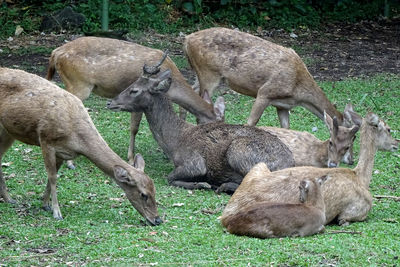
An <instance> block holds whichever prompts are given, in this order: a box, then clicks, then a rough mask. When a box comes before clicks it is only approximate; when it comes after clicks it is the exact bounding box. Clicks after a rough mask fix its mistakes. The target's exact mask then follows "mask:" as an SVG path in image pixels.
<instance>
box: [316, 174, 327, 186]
mask: <svg viewBox="0 0 400 267" xmlns="http://www.w3.org/2000/svg"><path fill="white" fill-rule="evenodd" d="M328 178H329V176H328V175H324V176H321V177H319V178H317V183H318V184H319V185H322V184H323V183H325V182H326V181H327V180H328Z"/></svg>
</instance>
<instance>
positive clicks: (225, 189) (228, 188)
mask: <svg viewBox="0 0 400 267" xmlns="http://www.w3.org/2000/svg"><path fill="white" fill-rule="evenodd" d="M239 185H240V184H238V183H234V182H228V183H223V184H221V185H220V186H219V187H218V188H217V190H216V191H215V192H216V193H218V194H219V193H226V194H228V195H232V194H233V193H235V191H236V189H237V188H238V187H239Z"/></svg>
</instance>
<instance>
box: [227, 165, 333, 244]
mask: <svg viewBox="0 0 400 267" xmlns="http://www.w3.org/2000/svg"><path fill="white" fill-rule="evenodd" d="M260 165H263V166H262V170H264V169H268V167H267V165H265V163H263V162H260V163H258V164H257V165H255V166H254V167H253V168H252V169H251V170H250V172H249V173H248V174H247V176H249V175H250V176H251V175H253V172H257V171H258V168H260ZM326 179H327V176H322V177H319V178H317V179H304V180H301V181H300V183H299V191H300V195H298V202H299V203H296V204H293V203H282V202H277V203H275V202H268V201H265V202H257V203H254V205H248V206H245V207H243V208H241V209H237V210H235V211H234V212H229V213H228V214H225V212H223V213H222V216H221V223H222V225H223V226H224V227H225V228H226V229H227V230H228V232H230V233H231V234H235V235H246V236H251V237H258V238H274V237H284V236H290V237H297V236H300V237H303V236H308V235H313V234H315V233H320V232H323V231H324V229H325V227H324V224H325V204H324V199H323V197H322V193H321V188H320V187H321V185H322V184H323V183H324V182H325V180H326ZM228 207H229V202H228V204H227V208H228Z"/></svg>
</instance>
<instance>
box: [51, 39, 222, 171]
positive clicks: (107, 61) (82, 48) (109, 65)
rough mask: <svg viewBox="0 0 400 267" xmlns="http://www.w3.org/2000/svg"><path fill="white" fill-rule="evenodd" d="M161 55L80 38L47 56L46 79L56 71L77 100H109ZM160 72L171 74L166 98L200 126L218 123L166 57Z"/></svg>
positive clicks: (135, 125) (136, 116) (135, 123)
mask: <svg viewBox="0 0 400 267" xmlns="http://www.w3.org/2000/svg"><path fill="white" fill-rule="evenodd" d="M162 54H163V52H162V51H160V50H158V49H153V48H149V47H145V46H142V45H139V44H135V43H131V42H127V41H121V40H115V39H108V38H100V37H81V38H78V39H76V40H74V41H71V42H69V43H67V44H64V45H63V46H61V47H58V48H56V49H55V50H54V51H53V52H52V53H51V57H50V61H49V69H48V73H47V79H48V80H51V79H52V77H53V75H54V73H55V70H57V72H58V73H59V75H60V77H61V79H62V81H63V82H64V84H65V87H66V88H65V89H66V90H67V91H69V92H70V93H72V94H74V95H76V96H77V97H79V98H80V99H81V100H85V99H86V98H88V97H89V95H90V93H91V92H93V93H95V94H97V95H99V96H103V97H107V98H113V97H116V96H117V95H118V94H119V93H120V92H122V91H123V90H124V89H126V88H127V87H128V86H129V85H130V84H132V83H133V82H134V81H136V80H137V79H138V78H139V77H140V75H141V74H142V66H143V64H145V63H147V64H155V63H156V61H157V62H158V60H159V58H161V56H162ZM161 69H162V70H165V69H169V70H171V76H172V89H171V90H169V91H168V94H167V96H168V97H169V98H170V99H171V100H172V101H173V102H175V103H177V104H179V105H180V106H182V107H183V108H185V109H186V110H188V111H189V112H191V113H193V114H194V115H195V116H196V117H197V119H198V122H199V123H200V124H201V123H208V122H212V121H216V120H218V119H219V118H217V117H216V115H215V114H214V112H213V106H212V105H210V104H209V103H207V102H206V101H204V100H203V99H202V98H201V97H200V96H199V95H198V94H196V93H195V92H194V91H193V89H192V87H191V86H190V85H189V84H188V83H187V82H186V80H185V78H184V77H183V75H182V74H181V73H180V72H179V70H178V68H177V67H176V65H175V64H174V62H173V61H172V60H171V59H170V58H169V57H167V58H166V59H165V61H164V63H163V64H162V66H161ZM141 118H142V113H132V115H131V138H130V143H129V149H128V161H129V163H132V162H133V156H134V149H135V136H136V134H137V132H138V129H139V124H140V120H141Z"/></svg>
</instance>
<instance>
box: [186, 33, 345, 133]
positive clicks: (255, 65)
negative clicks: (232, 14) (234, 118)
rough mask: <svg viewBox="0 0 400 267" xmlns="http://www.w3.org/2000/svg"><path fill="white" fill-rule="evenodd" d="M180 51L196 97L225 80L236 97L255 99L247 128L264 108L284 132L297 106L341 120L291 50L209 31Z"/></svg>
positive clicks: (245, 35) (241, 35) (248, 37)
mask: <svg viewBox="0 0 400 267" xmlns="http://www.w3.org/2000/svg"><path fill="white" fill-rule="evenodd" d="M183 50H184V52H185V54H186V56H187V58H188V60H189V63H190V65H191V66H192V68H193V69H194V70H195V72H196V74H197V78H198V83H199V84H198V85H199V86H200V88H199V89H200V95H204V94H205V92H208V95H209V96H212V94H213V91H214V89H215V88H216V87H217V86H218V85H219V83H220V81H221V80H222V79H224V80H225V81H226V83H227V84H228V85H229V87H230V88H231V89H232V90H234V91H236V92H238V93H241V94H244V95H248V96H252V97H255V98H256V100H255V102H254V105H253V107H252V110H251V113H250V116H249V118H248V121H247V124H248V125H251V126H254V125H256V124H257V122H258V120H259V119H260V117H261V115H262V113H263V112H264V110H265V109H266V108H267V107H268V106H269V105H272V106H275V107H276V108H277V112H278V117H279V120H280V123H281V127H282V128H289V110H290V109H291V108H293V107H295V106H302V107H304V108H306V109H308V110H310V111H311V112H312V113H314V114H315V115H316V116H317V117H319V118H320V119H321V120H323V119H324V110H325V111H326V113H328V114H329V115H330V116H331V117H332V118H333V117H336V118H337V120H338V123H339V125H343V115H342V113H340V112H339V111H338V110H336V108H335V107H334V105H332V103H331V102H330V101H329V100H328V98H327V97H326V95H325V93H324V92H323V91H322V90H321V88H320V87H319V86H318V85H317V83H316V82H315V81H314V79H313V78H312V76H311V74H310V73H309V72H308V70H307V67H306V66H305V65H304V63H303V61H302V60H301V58H300V57H299V56H298V55H297V54H296V52H295V51H294V50H293V49H290V48H285V47H283V46H280V45H277V44H274V43H271V42H269V41H266V40H264V39H261V38H259V37H256V36H254V35H251V34H248V33H244V32H240V31H236V30H230V29H226V28H209V29H205V30H201V31H198V32H195V33H192V34H190V35H188V36H186V38H185V42H184V47H183Z"/></svg>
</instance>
